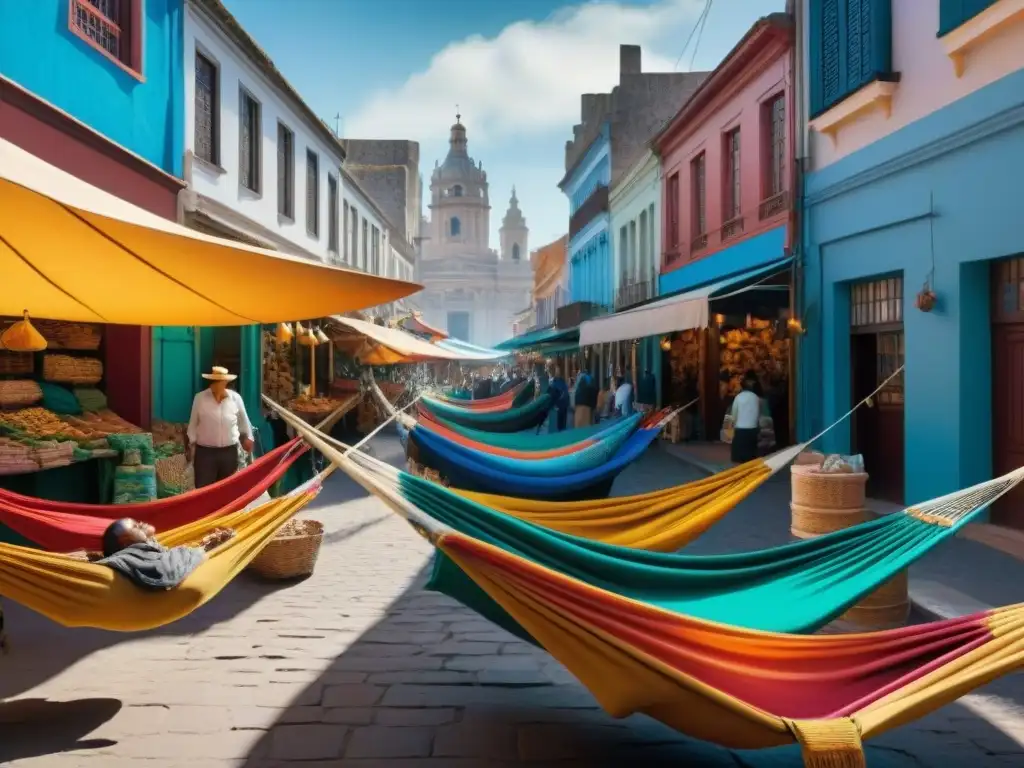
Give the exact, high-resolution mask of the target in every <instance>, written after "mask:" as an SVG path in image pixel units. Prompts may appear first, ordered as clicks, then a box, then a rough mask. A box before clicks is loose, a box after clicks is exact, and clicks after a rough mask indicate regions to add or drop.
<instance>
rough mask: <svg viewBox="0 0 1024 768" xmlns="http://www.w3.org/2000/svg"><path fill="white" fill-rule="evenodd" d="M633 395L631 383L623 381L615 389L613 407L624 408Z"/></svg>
mask: <svg viewBox="0 0 1024 768" xmlns="http://www.w3.org/2000/svg"><path fill="white" fill-rule="evenodd" d="M632 397H633V385H632V384H630V383H629V382H628V381H624V382H623V383H622V386H621V387H619V388H618V389H616V390H615V407H616V408H625V407H626V406H628V405H629V404H630V399H631V398H632Z"/></svg>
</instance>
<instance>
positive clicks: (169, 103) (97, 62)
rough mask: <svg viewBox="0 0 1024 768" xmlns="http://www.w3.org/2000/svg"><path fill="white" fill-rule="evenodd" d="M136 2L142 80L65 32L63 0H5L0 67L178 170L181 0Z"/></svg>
mask: <svg viewBox="0 0 1024 768" xmlns="http://www.w3.org/2000/svg"><path fill="white" fill-rule="evenodd" d="M143 6H144V8H145V18H144V20H143V24H142V27H143V41H144V42H143V48H142V76H143V78H144V80H140V79H139V78H137V77H135V76H133V75H132V74H130V73H129V72H127V71H125V70H124V69H122V68H121V67H119V66H118V65H117V64H116V63H114V62H113V61H111V60H110V59H108V58H106V57H105V56H104V55H103V54H101V53H100V52H99V51H97V50H96V49H95V48H93V47H91V46H90V45H89V44H88V43H86V42H85V41H84V40H82V39H81V38H80V37H78V36H77V35H76V34H74V33H72V32H71V30H70V29H69V27H68V18H69V17H68V0H33V1H32V2H27V3H24V2H23V3H13V2H5V3H4V10H3V18H4V22H5V23H4V24H0V73H3V75H4V76H5V77H9V78H10V79H12V80H14V81H16V82H18V83H19V84H21V85H22V86H24V87H25V88H27V89H28V90H30V91H32V92H34V93H36V94H38V95H39V96H41V97H42V98H44V99H46V100H47V101H49V102H51V103H52V104H54V105H55V106H57V107H59V108H60V109H62V110H64V111H65V112H67V113H68V114H70V115H72V116H73V117H75V118H77V119H78V120H80V121H82V122H83V123H85V124H87V125H89V126H90V127H92V128H93V129H95V130H96V131H99V132H100V133H102V134H103V135H104V136H106V137H107V138H109V139H111V140H113V141H115V142H117V143H118V144H120V145H122V146H124V147H125V148H127V149H129V150H131V151H132V152H134V153H135V154H137V155H139V156H141V157H143V158H145V159H146V160H148V161H149V162H151V163H153V164H155V165H158V166H160V167H161V168H163V169H164V170H165V171H168V172H169V173H172V174H174V175H175V176H180V175H181V162H182V152H181V146H182V139H181V137H182V125H183V120H184V118H183V114H182V86H183V83H182V57H181V51H182V26H183V21H182V14H183V12H182V0H146V2H145V3H143Z"/></svg>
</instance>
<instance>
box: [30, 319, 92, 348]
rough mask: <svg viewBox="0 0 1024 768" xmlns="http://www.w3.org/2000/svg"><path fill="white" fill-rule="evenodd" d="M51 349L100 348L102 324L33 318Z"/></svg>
mask: <svg viewBox="0 0 1024 768" xmlns="http://www.w3.org/2000/svg"><path fill="white" fill-rule="evenodd" d="M34 322H35V324H36V328H37V329H38V331H39V332H40V333H41V334H43V337H44V338H45V339H46V341H47V342H48V343H49V346H50V348H51V349H76V350H86V351H94V350H97V349H99V348H100V341H101V340H102V339H103V326H101V325H94V324H92V323H69V322H65V321H63V320H35V321H34Z"/></svg>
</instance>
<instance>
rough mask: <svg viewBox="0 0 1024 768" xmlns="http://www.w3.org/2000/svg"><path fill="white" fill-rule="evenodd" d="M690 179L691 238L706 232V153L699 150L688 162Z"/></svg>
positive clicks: (702, 235) (701, 235)
mask: <svg viewBox="0 0 1024 768" xmlns="http://www.w3.org/2000/svg"><path fill="white" fill-rule="evenodd" d="M690 181H691V183H692V184H693V238H694V239H696V238H699V237H704V236H705V235H707V233H708V196H707V191H708V184H707V155H706V154H704V153H703V152H701V153H700V154H699V155H697V157H695V158H694V159H693V162H692V163H691V164H690Z"/></svg>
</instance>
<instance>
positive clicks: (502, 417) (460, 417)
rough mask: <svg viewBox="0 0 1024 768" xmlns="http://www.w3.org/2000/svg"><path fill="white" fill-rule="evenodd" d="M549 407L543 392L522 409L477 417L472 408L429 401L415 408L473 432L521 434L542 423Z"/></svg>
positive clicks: (423, 401) (546, 395)
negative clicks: (469, 428) (471, 429)
mask: <svg viewBox="0 0 1024 768" xmlns="http://www.w3.org/2000/svg"><path fill="white" fill-rule="evenodd" d="M552 405H553V401H552V399H551V395H550V394H548V393H546V392H545V393H544V394H543V395H541V396H540V397H536V398H534V399H533V400H531V401H530V402H528V403H526V404H525V405H520V406H514V407H512V408H508V409H506V410H503V411H486V410H485V411H483V412H482V413H477V412H476V411H474V410H473V409H471V408H460V407H457V406H453V405H447V404H445V403H442V402H440V401H437V400H430V399H428V398H423V399H422V400H421V401H420V402H419V403H418V404H417V407H418V409H419V411H420V412H426V413H429V414H431V415H433V416H439V417H441V418H443V419H446V420H448V421H451V422H454V423H456V424H459V425H462V426H465V427H471V428H473V429H479V430H483V431H486V432H522V431H523V430H524V429H529V428H530V427H536V426H537V425H538V424H541V423H543V421H544V419H545V418H547V415H548V411H549V410H551V406H552Z"/></svg>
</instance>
